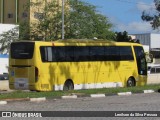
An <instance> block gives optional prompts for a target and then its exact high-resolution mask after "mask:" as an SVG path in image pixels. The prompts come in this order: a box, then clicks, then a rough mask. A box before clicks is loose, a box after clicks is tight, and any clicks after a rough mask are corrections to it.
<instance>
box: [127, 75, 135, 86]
mask: <svg viewBox="0 0 160 120" xmlns="http://www.w3.org/2000/svg"><path fill="white" fill-rule="evenodd" d="M134 86H136V82H135V80H134V78H131V77H130V78H129V79H128V81H127V87H134Z"/></svg>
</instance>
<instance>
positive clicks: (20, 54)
mask: <svg viewBox="0 0 160 120" xmlns="http://www.w3.org/2000/svg"><path fill="white" fill-rule="evenodd" d="M34 44H35V43H32V42H16V43H11V58H13V59H32V57H33V52H34Z"/></svg>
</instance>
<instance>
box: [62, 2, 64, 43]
mask: <svg viewBox="0 0 160 120" xmlns="http://www.w3.org/2000/svg"><path fill="white" fill-rule="evenodd" d="M62 40H64V0H62Z"/></svg>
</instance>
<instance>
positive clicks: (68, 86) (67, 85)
mask: <svg viewBox="0 0 160 120" xmlns="http://www.w3.org/2000/svg"><path fill="white" fill-rule="evenodd" d="M73 89H74V86H73V83H72V82H71V81H67V82H66V83H65V84H64V87H63V90H64V91H68V90H73Z"/></svg>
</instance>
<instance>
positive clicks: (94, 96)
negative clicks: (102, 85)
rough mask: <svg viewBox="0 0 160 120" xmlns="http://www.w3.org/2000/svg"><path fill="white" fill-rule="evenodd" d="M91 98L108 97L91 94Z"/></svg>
mask: <svg viewBox="0 0 160 120" xmlns="http://www.w3.org/2000/svg"><path fill="white" fill-rule="evenodd" d="M90 97H92V98H100V97H106V96H105V94H91V95H90Z"/></svg>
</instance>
